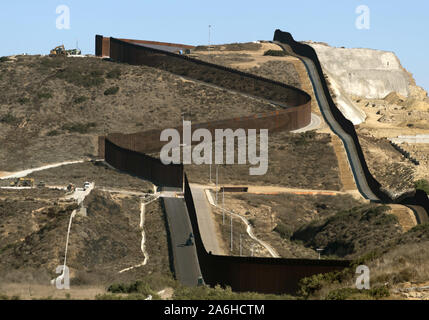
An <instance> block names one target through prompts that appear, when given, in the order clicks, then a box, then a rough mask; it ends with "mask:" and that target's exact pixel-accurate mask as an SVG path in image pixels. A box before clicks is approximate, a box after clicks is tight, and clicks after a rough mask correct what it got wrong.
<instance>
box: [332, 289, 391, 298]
mask: <svg viewBox="0 0 429 320" xmlns="http://www.w3.org/2000/svg"><path fill="white" fill-rule="evenodd" d="M389 296H390V292H389V289H388V288H387V287H376V288H371V289H369V290H365V289H362V290H359V289H356V288H340V289H335V290H332V291H330V292H329V293H328V295H327V296H326V297H325V299H326V300H348V299H349V300H350V299H362V300H363V299H365V300H366V299H371V298H372V299H382V298H387V297H389Z"/></svg>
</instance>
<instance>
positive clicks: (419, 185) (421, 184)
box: [414, 179, 429, 194]
mask: <svg viewBox="0 0 429 320" xmlns="http://www.w3.org/2000/svg"><path fill="white" fill-rule="evenodd" d="M414 186H415V187H416V189H417V190H423V191H424V192H426V193H427V194H429V181H427V180H425V179H421V180H418V181H416V182H414Z"/></svg>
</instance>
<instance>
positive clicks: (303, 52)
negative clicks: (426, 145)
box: [274, 30, 429, 221]
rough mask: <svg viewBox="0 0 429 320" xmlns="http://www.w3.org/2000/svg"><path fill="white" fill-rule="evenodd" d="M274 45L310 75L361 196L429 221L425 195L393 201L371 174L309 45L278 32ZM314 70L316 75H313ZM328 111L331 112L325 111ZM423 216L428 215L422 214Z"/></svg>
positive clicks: (428, 203)
mask: <svg viewBox="0 0 429 320" xmlns="http://www.w3.org/2000/svg"><path fill="white" fill-rule="evenodd" d="M274 41H277V42H279V43H280V44H284V45H287V46H289V47H290V49H291V50H292V51H293V53H294V54H296V56H297V57H298V58H300V59H301V60H302V61H303V63H304V64H305V66H306V67H307V71H308V73H309V76H310V78H311V80H312V82H313V86H314V87H315V93H316V97H317V98H318V100H319V105H321V112H322V114H323V116H324V118H325V120H326V122H327V123H328V124H329V126H330V127H331V129H332V131H334V133H336V134H337V135H338V136H339V137H340V139H341V140H342V141H343V142H344V146H345V148H346V150H347V156H348V158H349V163H350V164H351V167H352V171H353V174H354V177H355V181H356V184H357V186H358V188H359V191H360V192H361V194H362V195H363V196H364V197H366V198H367V199H370V200H372V201H377V202H382V203H386V204H389V203H398V204H403V205H407V206H409V207H410V208H411V209H413V211H414V212H415V213H416V216H417V218H418V219H419V220H420V221H427V218H428V215H429V199H428V196H427V194H426V193H425V192H424V191H421V190H417V191H416V192H415V193H413V194H411V195H410V194H403V195H402V196H400V197H397V198H393V197H391V196H390V195H389V194H388V193H387V192H386V191H384V189H383V187H382V186H381V184H380V183H379V182H378V181H377V180H376V179H375V178H374V176H373V175H372V174H371V172H370V171H369V169H368V165H367V163H366V161H365V157H364V154H363V151H362V148H361V146H360V143H359V138H358V136H357V134H356V130H355V127H354V125H353V123H352V122H351V121H349V120H348V119H347V118H346V117H344V115H343V114H342V113H341V111H340V110H339V108H338V107H337V106H336V104H335V103H334V101H333V99H332V97H331V95H330V92H329V89H328V85H327V83H326V80H325V77H324V75H323V71H322V66H321V64H320V61H319V59H318V57H317V54H316V51H315V50H314V49H313V48H312V47H311V46H309V45H306V44H303V43H300V42H296V41H295V40H294V39H293V37H292V35H291V34H290V33H288V32H283V31H281V30H276V32H275V34H274ZM314 70H315V73H316V74H314V73H313V71H314ZM316 77H317V78H316ZM325 102H326V105H325ZM325 107H326V108H327V110H324V108H325ZM416 207H419V208H416ZM422 209H424V210H422ZM424 211H425V212H424ZM422 212H424V213H423V214H422Z"/></svg>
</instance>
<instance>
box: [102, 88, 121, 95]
mask: <svg viewBox="0 0 429 320" xmlns="http://www.w3.org/2000/svg"><path fill="white" fill-rule="evenodd" d="M118 91H119V87H111V88H109V89H107V90H106V91H104V95H105V96H110V95H114V94H117V93H118Z"/></svg>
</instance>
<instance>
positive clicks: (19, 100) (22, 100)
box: [18, 97, 30, 105]
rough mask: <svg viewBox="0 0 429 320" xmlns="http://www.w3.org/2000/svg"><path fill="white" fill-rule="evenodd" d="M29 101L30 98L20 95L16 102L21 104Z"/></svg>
mask: <svg viewBox="0 0 429 320" xmlns="http://www.w3.org/2000/svg"><path fill="white" fill-rule="evenodd" d="M29 102H30V99H28V98H26V97H21V98H19V99H18V103H19V104H21V105H23V104H27V103H29Z"/></svg>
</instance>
